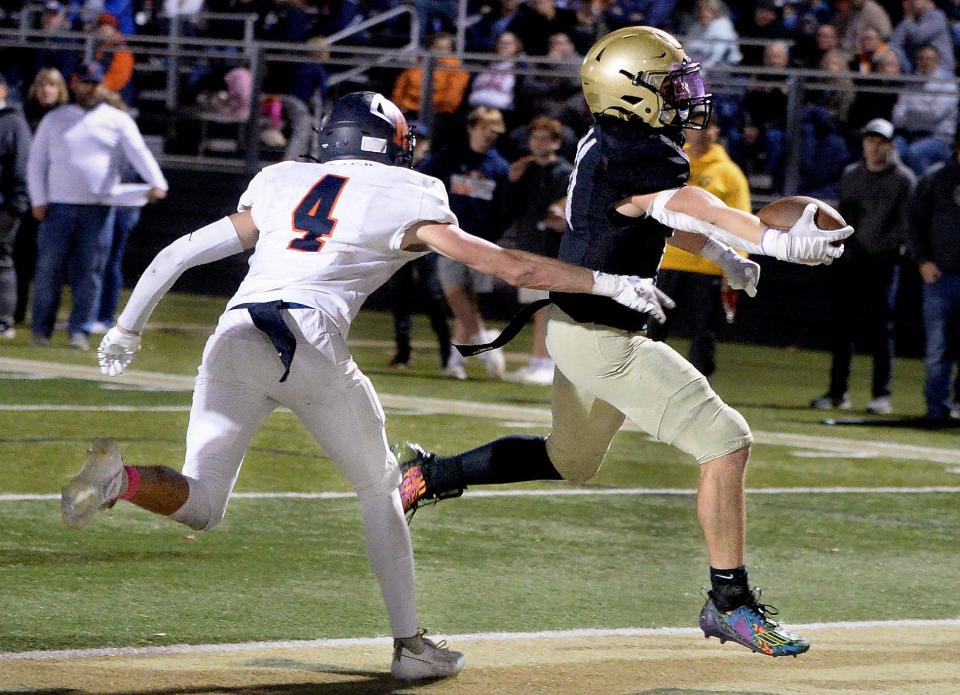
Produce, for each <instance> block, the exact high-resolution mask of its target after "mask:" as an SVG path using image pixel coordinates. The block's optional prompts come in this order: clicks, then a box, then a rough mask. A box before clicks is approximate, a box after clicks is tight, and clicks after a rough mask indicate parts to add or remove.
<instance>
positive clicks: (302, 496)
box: [0, 486, 960, 502]
mask: <svg viewBox="0 0 960 695" xmlns="http://www.w3.org/2000/svg"><path fill="white" fill-rule="evenodd" d="M746 492H747V494H748V495H940V494H957V493H960V487H950V486H931V487H759V488H747V490H746ZM696 494H697V491H696V490H695V489H693V488H690V489H686V488H645V487H637V488H629V487H628V488H572V489H568V490H475V491H474V490H471V491H468V492H465V493H464V495H463V497H464V499H471V498H481V497H615V496H622V497H653V496H658V495H659V496H677V497H692V496H694V495H696ZM355 496H356V494H355V493H353V492H235V493H233V494H232V495H230V498H231V499H248V500H273V499H293V500H344V499H351V498H353V497H355ZM58 499H60V495H57V494H52V493H22V494H20V493H3V494H0V502H31V501H44V500H58Z"/></svg>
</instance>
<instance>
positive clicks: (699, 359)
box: [648, 121, 751, 378]
mask: <svg viewBox="0 0 960 695" xmlns="http://www.w3.org/2000/svg"><path fill="white" fill-rule="evenodd" d="M684 133H685V134H686V137H687V144H686V146H685V148H684V150H685V151H686V153H687V156H689V157H690V185H691V186H697V187H699V188H703V189H705V190H708V191H710V192H711V193H713V194H714V195H715V196H717V197H718V198H720V200H722V201H723V202H724V203H726V204H727V205H728V206H729V207H732V208H736V209H737V210H743V211H744V212H750V211H751V208H750V187H749V184H748V183H747V177H746V176H744V173H743V171H742V170H741V169H740V167H738V166H737V165H736V163H734V162H733V160H731V159H730V156H729V155H728V154H727V151H726V150H725V149H724V148H723V145H721V144H720V143H719V142H717V138H718V136H719V134H720V128H719V127H718V126H717V125H716V123H715V122H713V121H711V122H710V123H708V124H707V127H706V128H704V129H703V130H687V131H684ZM723 282H724V281H723V273H722V272H721V271H720V268H719V267H718V266H717V265H716V264H715V263H712V262H711V261H708V260H707V259H705V258H703V257H702V256H696V255H694V254H692V253H687V252H686V251H683V250H682V249H679V248H677V247H676V246H671V245H669V244H668V245H667V250H666V253H665V254H664V257H663V262H662V263H661V264H660V272H659V273H658V275H657V287H659V288H660V289H661V290H663V291H664V292H666V293H667V294H668V295H669V296H670V297H672V298H673V300H674V301H675V302H676V303H677V307H676V308H675V309H674V310H672V311H670V312H668V313H667V320H666V321H665V322H664V323H662V324H652V326H651V327H650V328H649V329H648V334H649V336H650V337H651V338H653V339H654V340H665V339H666V338H667V335H668V334H669V332H670V329H671V328H672V327H673V325H674V324H675V322H676V320H677V319H678V318H679V316H680V315H684V314H685V315H686V321H685V323H687V325H688V326H689V330H690V338H691V341H690V352H689V354H688V355H687V359H689V360H690V363H691V364H692V365H693V366H694V367H696V368H697V369H698V370H699V371H700V372H701V373H702V374H703V375H704V376H706V377H708V378H709V377H710V376H711V375H712V374H713V373H714V372H715V371H716V369H717V362H716V354H717V333H718V332H719V330H720V329H721V327H722V326H723V324H724V322H725V319H726V320H732V318H733V308H734V307H735V306H736V305H735V303H734V302H735V300H736V298H737V295H735V294H733V292H732V291H730V290H728V289H727V288H725V287H724V286H723ZM725 290H726V291H727V292H729V294H730V295H732V296H731V297H730V299H731V300H733V301H731V302H730V303H729V305H728V303H727V302H726V301H723V300H724V299H726V297H724V294H723V293H724V291H725Z"/></svg>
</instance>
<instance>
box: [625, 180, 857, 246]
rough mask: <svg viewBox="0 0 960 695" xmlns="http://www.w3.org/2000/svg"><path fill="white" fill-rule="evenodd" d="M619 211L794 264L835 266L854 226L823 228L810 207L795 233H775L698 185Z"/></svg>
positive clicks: (631, 201) (628, 203)
mask: <svg viewBox="0 0 960 695" xmlns="http://www.w3.org/2000/svg"><path fill="white" fill-rule="evenodd" d="M617 211H618V212H620V213H621V214H623V215H627V216H628V217H640V216H642V215H649V216H650V217H652V218H654V219H655V220H657V221H658V222H660V223H662V224H664V225H666V226H668V227H671V228H673V229H679V230H682V231H687V232H693V233H696V234H703V235H706V236H712V237H716V238H718V239H720V240H722V241H724V242H725V243H727V244H730V245H731V246H733V247H734V248H738V249H741V250H743V251H747V252H748V253H760V254H764V255H766V256H774V257H775V258H778V259H780V260H782V261H790V262H793V263H812V264H817V263H831V262H833V259H834V258H838V257H839V256H840V255H841V254H842V253H843V246H842V245H839V246H833V243H834V242H837V243H839V242H841V241H843V240H844V239H846V238H847V237H848V236H850V235H851V234H853V227H849V226H847V227H844V228H842V229H837V230H830V231H827V230H823V229H820V228H818V227H817V226H816V223H815V222H814V215H815V214H816V206H815V205H810V206H808V208H807V210H805V211H804V213H803V215H801V216H800V219H799V220H797V222H796V223H795V224H794V225H793V227H791V228H790V230H789V231H779V230H776V229H770V228H768V227H766V226H765V225H764V224H763V222H761V221H760V218H758V217H757V216H756V215H751V214H750V213H747V212H743V211H742V210H737V209H734V208H731V207H728V206H727V205H725V204H724V203H723V201H722V200H720V199H719V198H717V197H716V196H715V195H713V194H711V193H710V192H708V191H705V190H703V189H702V188H696V187H695V186H685V187H683V188H674V189H670V190H666V191H660V192H659V193H648V194H645V195H635V196H630V197H629V198H627V199H625V200H624V201H622V202H621V203H620V205H619V206H618V207H617Z"/></svg>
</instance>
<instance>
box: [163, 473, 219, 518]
mask: <svg viewBox="0 0 960 695" xmlns="http://www.w3.org/2000/svg"><path fill="white" fill-rule="evenodd" d="M187 480H188V482H189V484H190V494H189V495H188V496H187V501H186V502H184V504H183V506H182V507H180V509H178V510H177V511H175V512H174V513H173V514H171V515H170V518H171V519H173V520H174V521H178V522H180V523H181V524H185V525H187V526H189V527H190V528H192V529H194V530H195V531H209V530H211V529H212V528H213V527H214V526H216V525H217V524H219V523H220V522H221V521H223V517H224V515H225V514H226V512H227V501H228V499H229V492H227V493H216V492H212V491H211V486H209V485H207V484H206V483H205V482H204V481H202V480H198V479H196V478H187Z"/></svg>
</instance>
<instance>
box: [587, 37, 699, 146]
mask: <svg viewBox="0 0 960 695" xmlns="http://www.w3.org/2000/svg"><path fill="white" fill-rule="evenodd" d="M580 82H581V84H582V85H583V96H584V98H585V99H586V100H587V105H588V106H589V107H590V111H591V112H592V113H593V114H594V115H597V116H599V115H608V116H615V117H617V118H622V119H624V120H631V119H633V118H639V119H640V120H641V121H643V122H644V123H646V124H647V125H649V126H651V127H653V128H662V127H663V126H679V127H681V128H692V129H695V130H699V129H701V128H703V127H704V126H706V124H707V122H708V121H709V120H710V111H711V108H712V103H713V96H712V95H710V94H707V93H706V87H705V86H704V84H703V78H702V77H701V75H700V64H699V63H694V62H691V60H690V59H689V58H688V57H687V54H686V53H684V51H683V46H681V45H680V42H679V41H677V40H676V39H675V38H674V37H673V36H671V35H670V34H668V33H667V32H665V31H661V30H660V29H654V28H653V27H624V28H623V29H618V30H617V31H614V32H612V33H610V34H607V35H606V36H604V37H603V38H602V39H600V40H599V41H597V42H596V43H595V44H594V45H593V47H592V48H591V49H590V50H589V51H587V55H586V57H585V58H584V59H583V65H582V66H581V67H580Z"/></svg>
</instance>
